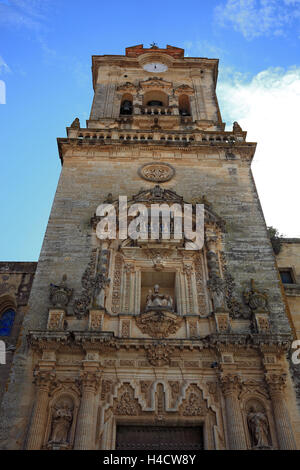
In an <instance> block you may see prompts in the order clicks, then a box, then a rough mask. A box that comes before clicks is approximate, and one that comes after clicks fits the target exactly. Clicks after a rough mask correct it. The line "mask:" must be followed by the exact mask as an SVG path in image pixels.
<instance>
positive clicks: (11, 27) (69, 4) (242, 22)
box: [0, 0, 300, 261]
mask: <svg viewBox="0 0 300 470" xmlns="http://www.w3.org/2000/svg"><path fill="white" fill-rule="evenodd" d="M152 41H155V42H157V43H158V45H159V46H160V47H165V46H166V44H171V45H174V46H178V47H184V48H185V51H186V55H189V56H199V57H211V58H215V57H217V58H219V59H220V72H219V85H218V89H217V92H218V97H219V102H220V106H221V112H222V117H223V120H224V121H225V122H226V123H227V125H228V126H227V129H230V128H231V126H232V122H233V121H235V120H237V121H238V122H239V123H240V124H241V125H242V127H243V129H245V130H247V131H248V140H250V141H257V142H258V149H257V153H256V157H255V160H254V163H253V172H254V176H255V180H256V183H257V188H258V191H259V195H260V198H261V202H262V206H263V209H264V212H265V217H266V220H267V223H268V224H269V225H274V226H276V227H277V228H278V229H279V231H280V232H281V233H283V234H284V235H285V236H291V237H293V236H294V237H296V236H298V237H300V222H299V216H298V204H299V186H300V185H299V173H300V164H299V145H298V136H299V127H300V121H299V109H300V57H299V44H300V0H213V1H212V0H210V1H201V0H198V1H194V0H192V1H189V0H187V1H186V2H182V1H178V0H172V1H170V0H160V1H157V0H151V1H149V0H148V1H144V0H140V1H135V0H127V1H126V2H124V1H119V0H115V1H114V2H103V1H101V0H98V1H96V0H86V1H85V2H84V1H82V0H72V1H71V0H64V1H61V0H60V1H59V0H51V1H50V0H0V80H1V81H2V89H3V83H4V84H5V87H6V104H0V129H1V130H0V132H1V147H0V156H1V186H0V192H1V230H0V260H3V261H10V260H11V261H31V260H37V259H38V256H39V252H40V248H41V244H42V240H43V236H44V232H45V229H46V225H47V221H48V217H49V213H50V210H51V205H52V202H53V197H54V194H55V189H56V185H57V181H58V177H59V173H60V161H59V158H58V151H57V144H56V137H64V136H65V128H66V126H68V125H70V123H71V122H72V120H73V119H74V117H76V116H78V117H79V118H80V119H81V123H84V122H85V120H86V119H87V118H88V115H89V110H90V106H91V101H92V92H93V90H92V80H91V55H93V54H99V55H101V54H124V50H125V47H127V46H132V45H136V44H141V43H142V44H144V45H145V46H148V45H149V44H150V43H151V42H152ZM0 83H1V82H0ZM2 91H3V90H2ZM1 96H2V98H1ZM1 100H2V101H3V93H2V95H1V88H0V102H1Z"/></svg>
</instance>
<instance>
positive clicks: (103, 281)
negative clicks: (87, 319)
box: [95, 273, 110, 309]
mask: <svg viewBox="0 0 300 470" xmlns="http://www.w3.org/2000/svg"><path fill="white" fill-rule="evenodd" d="M109 283H110V279H108V278H107V277H106V276H104V274H102V273H100V274H98V276H97V279H96V295H95V306H96V307H98V308H102V309H104V308H105V297H106V295H105V294H106V293H105V287H106V286H107V285H108V284H109Z"/></svg>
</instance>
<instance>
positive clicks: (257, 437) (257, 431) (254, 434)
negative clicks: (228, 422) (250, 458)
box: [247, 406, 269, 447]
mask: <svg viewBox="0 0 300 470" xmlns="http://www.w3.org/2000/svg"><path fill="white" fill-rule="evenodd" d="M247 422H248V428H249V432H250V437H251V442H252V446H253V447H269V426H268V419H267V417H266V415H265V413H263V412H262V411H256V410H255V408H254V407H253V406H252V407H251V408H250V409H249V413H248V416H247Z"/></svg>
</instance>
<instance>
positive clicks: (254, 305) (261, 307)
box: [244, 279, 268, 312]
mask: <svg viewBox="0 0 300 470" xmlns="http://www.w3.org/2000/svg"><path fill="white" fill-rule="evenodd" d="M244 300H245V303H246V304H247V305H248V307H249V308H250V309H251V310H252V311H254V312H255V311H259V312H261V311H262V312H266V311H268V310H267V304H268V296H267V294H266V292H265V291H262V290H259V289H257V288H256V287H255V283H254V279H251V287H250V288H247V289H245V291H244Z"/></svg>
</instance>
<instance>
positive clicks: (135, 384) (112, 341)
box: [0, 44, 300, 450]
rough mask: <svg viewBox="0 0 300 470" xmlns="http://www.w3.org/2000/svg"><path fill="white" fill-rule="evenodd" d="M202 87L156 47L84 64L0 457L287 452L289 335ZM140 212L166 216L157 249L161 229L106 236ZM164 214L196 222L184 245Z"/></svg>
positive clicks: (197, 73)
mask: <svg viewBox="0 0 300 470" xmlns="http://www.w3.org/2000/svg"><path fill="white" fill-rule="evenodd" d="M217 77H218V60H217V59H208V58H202V57H185V56H184V50H183V49H181V48H178V47H174V46H166V48H159V47H158V46H156V45H155V44H153V45H152V46H151V47H149V48H144V47H143V45H137V46H133V47H127V48H126V52H125V55H103V56H93V57H92V78H93V88H94V99H93V103H92V108H91V113H90V117H89V119H88V120H87V122H86V125H83V123H80V122H79V119H78V118H76V119H75V120H74V121H73V122H72V124H71V125H70V127H67V136H66V137H64V138H59V139H58V149H59V156H60V159H61V162H62V172H61V176H60V180H59V183H58V188H57V192H56V195H55V199H54V203H53V207H52V210H51V215H50V218H49V223H48V227H47V231H46V234H45V239H44V243H43V246H42V250H41V255H40V259H39V262H38V266H37V271H36V275H35V278H34V283H33V287H32V291H31V295H30V300H29V311H28V314H27V316H26V319H25V322H24V327H23V335H22V338H21V339H20V347H19V349H18V350H17V351H16V353H15V359H14V366H13V370H12V373H13V378H14V379H13V381H11V382H10V384H9V385H8V390H7V392H6V394H5V396H4V400H3V404H2V412H1V413H2V414H1V419H0V438H1V447H2V448H8V449H23V448H27V449H62V450H63V449H111V450H112V449H119V450H124V449H131V450H135V449H146V450H151V449H159V450H173V449H174V450H178V449H180V450H196V449H199V450H200V449H295V448H297V446H298V445H299V442H298V441H299V432H300V429H299V418H298V410H297V403H296V396H295V390H294V385H293V382H292V378H291V376H290V372H289V366H288V362H287V360H286V355H287V351H288V350H289V347H290V343H291V341H292V336H291V328H290V324H289V320H288V315H287V311H286V305H285V302H284V299H283V296H282V292H281V288H280V283H279V280H278V273H277V269H276V264H275V259H274V255H273V251H272V247H271V244H270V241H269V239H268V235H267V231H266V224H265V221H264V217H263V214H262V211H261V207H260V203H259V199H258V195H257V192H256V189H255V185H254V182H253V178H252V174H251V168H250V166H251V161H252V158H253V156H254V153H255V148H256V144H255V143H253V142H247V141H246V132H245V131H243V130H242V129H241V127H240V126H239V124H238V123H237V122H235V123H234V124H233V127H232V130H230V131H225V124H224V123H223V122H222V118H221V113H220V110H219V105H218V100H217V96H216V84H217ZM120 198H125V199H126V210H125V209H124V207H121V202H120V201H123V200H124V199H120ZM153 205H156V206H159V207H160V209H161V207H162V206H164V210H165V211H167V212H168V211H169V212H168V214H169V216H170V219H169V222H168V225H167V235H168V236H166V237H165V236H163V230H164V229H163V227H165V226H164V223H165V222H164V220H163V219H158V220H159V223H158V229H157V230H158V232H157V233H158V235H157V237H151V236H148V235H149V234H150V232H151V234H152V231H153V226H152V225H151V224H150V222H149V223H148V219H147V222H146V223H145V225H144V226H143V230H141V231H140V235H141V234H143V235H145V236H138V237H132V236H129V235H128V233H129V232H126V236H121V232H122V230H123V229H124V224H125V226H126V229H127V228H128V227H129V225H130V224H132V223H133V221H134V217H135V215H137V213H138V212H139V214H141V213H142V212H144V215H145V217H148V216H149V214H150V212H151V210H152V206H153ZM103 206H105V207H109V208H110V209H109V210H110V211H111V213H113V214H114V215H115V216H116V221H117V222H116V224H115V226H114V227H113V229H112V233H114V236H113V237H106V238H105V237H102V238H101V236H100V235H99V227H102V225H101V224H103V222H104V221H105V217H106V213H104V212H103ZM175 206H176V210H178V211H182V212H181V214H185V213H184V208H185V207H186V206H189V207H190V213H189V215H188V218H189V221H190V224H191V227H194V225H195V223H196V222H197V210H198V207H201V210H202V211H203V212H202V214H203V244H202V245H201V246H196V245H195V244H193V241H192V240H191V239H190V237H188V236H187V235H186V233H185V234H184V236H182V237H176V236H175V233H176V230H177V228H176V227H177V226H176V221H175V215H174V214H175V209H174V207H175ZM137 207H139V209H138V210H137ZM99 208H100V209H99ZM199 210H200V209H199ZM122 233H123V232H122ZM164 233H165V232H164ZM133 443H134V444H133Z"/></svg>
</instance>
